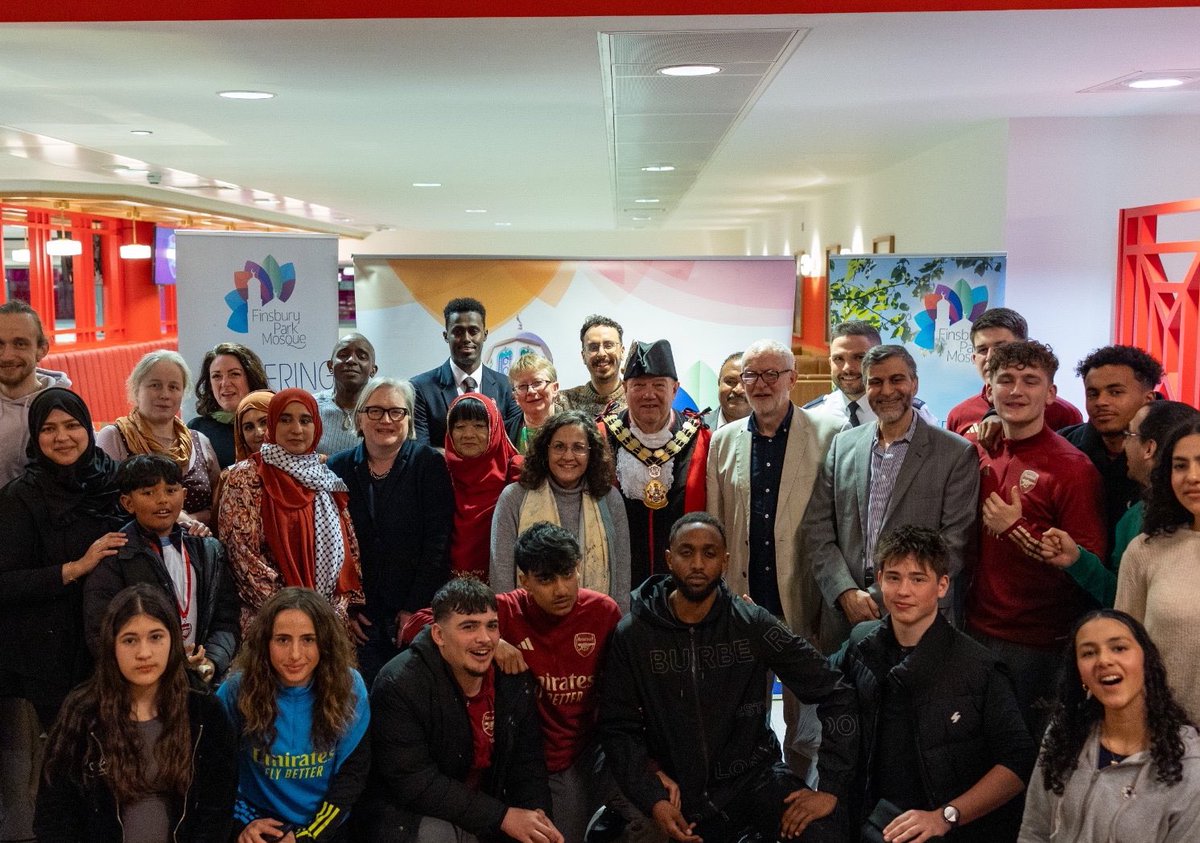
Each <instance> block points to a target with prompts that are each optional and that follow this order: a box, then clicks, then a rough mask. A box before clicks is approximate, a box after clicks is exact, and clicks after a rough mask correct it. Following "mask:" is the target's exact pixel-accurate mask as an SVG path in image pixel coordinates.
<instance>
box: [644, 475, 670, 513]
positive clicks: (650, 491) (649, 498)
mask: <svg viewBox="0 0 1200 843" xmlns="http://www.w3.org/2000/svg"><path fill="white" fill-rule="evenodd" d="M647 468H648V469H649V474H650V479H649V480H647V481H646V486H645V488H643V489H642V503H644V504H646V506H647V507H648V508H649V509H662V508H663V507H664V506H666V505H667V487H666V486H664V485H663V482H662V481H661V480H659V479H658V478H659V477H660V476H662V467H661V466H657V465H651V466H647Z"/></svg>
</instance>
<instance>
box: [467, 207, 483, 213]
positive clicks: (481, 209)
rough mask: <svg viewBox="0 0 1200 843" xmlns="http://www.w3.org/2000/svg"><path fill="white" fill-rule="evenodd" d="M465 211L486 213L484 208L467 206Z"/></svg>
mask: <svg viewBox="0 0 1200 843" xmlns="http://www.w3.org/2000/svg"><path fill="white" fill-rule="evenodd" d="M467 213H468V214H486V213H487V209H486V208H467Z"/></svg>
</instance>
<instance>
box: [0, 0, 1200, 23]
mask: <svg viewBox="0 0 1200 843" xmlns="http://www.w3.org/2000/svg"><path fill="white" fill-rule="evenodd" d="M1192 5H1194V2H1190V1H1189V0H1066V2H1063V0H1059V2H1053V1H1052V0H807V2H798V0H576V2H573V3H566V2H563V0H557V2H550V0H508V2H504V3H500V4H491V3H481V2H479V0H409V2H407V3H404V4H400V3H397V2H396V0H252V2H237V0H201V2H196V0H124V2H120V3H114V2H112V0H58V1H57V2H54V3H47V2H45V0H9V2H6V3H3V4H0V22H6V23H48V22H87V21H139V20H144V21H189V20H192V21H201V20H205V21H211V20H320V19H351V18H523V17H547V18H553V17H592V16H597V17H620V16H653V15H782V14H788V15H796V14H832V13H861V12H962V11H1001V10H1018V9H1119V8H1157V7H1163V6H1192Z"/></svg>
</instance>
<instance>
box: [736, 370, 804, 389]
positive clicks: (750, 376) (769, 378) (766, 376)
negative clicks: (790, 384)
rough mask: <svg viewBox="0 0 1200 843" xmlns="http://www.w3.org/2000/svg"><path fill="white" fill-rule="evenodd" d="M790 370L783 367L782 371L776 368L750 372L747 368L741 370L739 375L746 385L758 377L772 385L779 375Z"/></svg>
mask: <svg viewBox="0 0 1200 843" xmlns="http://www.w3.org/2000/svg"><path fill="white" fill-rule="evenodd" d="M790 371H792V370H791V369H784V370H783V371H780V370H778V369H767V370H766V371H765V372H752V371H750V370H749V369H746V370H745V371H743V372H742V374H741V375H740V377H741V379H742V383H744V384H746V386H749V385H750V384H752V383H754V382H755V381H756V380H758V379H759V378H762V380H763V383H765V384H767V385H768V386H771V385H774V383H775V382H776V381H777V380H779V376H780V375H786V374H787V373H788V372H790Z"/></svg>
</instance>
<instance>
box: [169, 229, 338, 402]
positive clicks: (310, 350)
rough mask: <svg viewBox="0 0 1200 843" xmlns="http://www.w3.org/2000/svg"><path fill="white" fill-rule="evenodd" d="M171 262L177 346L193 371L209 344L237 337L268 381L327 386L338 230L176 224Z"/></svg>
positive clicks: (277, 385)
mask: <svg viewBox="0 0 1200 843" xmlns="http://www.w3.org/2000/svg"><path fill="white" fill-rule="evenodd" d="M175 268H176V275H177V277H178V282H177V286H176V290H177V296H178V298H177V301H178V313H179V353H180V354H182V355H183V358H184V359H185V360H187V362H188V365H189V366H191V368H192V374H193V375H199V372H200V363H201V361H202V360H203V359H204V355H205V353H206V352H207V351H208V350H209V349H210V348H212V347H213V346H214V345H216V344H217V343H220V342H236V343H241V344H242V345H244V346H246V347H247V348H250V349H251V350H253V351H254V352H255V353H256V354H258V356H259V357H261V358H262V361H263V364H264V365H265V367H266V370H267V377H268V378H269V379H270V382H271V388H272V389H276V390H278V389H285V388H287V387H292V386H295V387H300V388H301V389H307V390H308V391H310V392H318V391H320V390H322V389H329V388H330V387H332V386H333V378H332V376H331V375H330V374H329V372H328V371H327V369H326V367H325V361H326V360H328V359H329V353H330V351H331V350H332V349H333V345H334V343H336V342H337V338H338V308H337V301H338V291H337V278H338V268H337V238H336V237H329V236H318V235H298V234H243V233H238V232H209V231H178V232H176V235H175ZM194 403H195V402H194V397H192V398H191V399H189V400H187V401H186V402H185V406H186V407H187V408H188V412H190V408H191V407H192V406H193V405H194Z"/></svg>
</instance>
